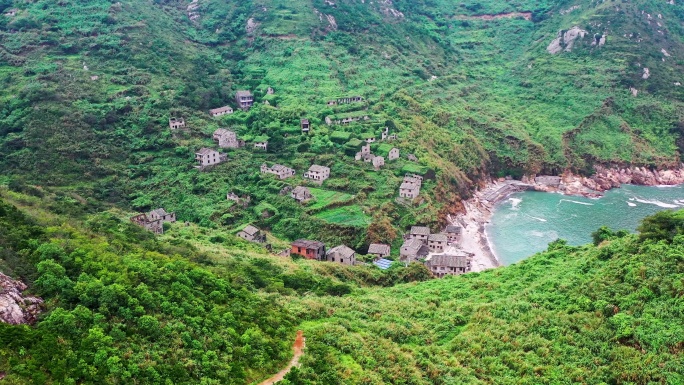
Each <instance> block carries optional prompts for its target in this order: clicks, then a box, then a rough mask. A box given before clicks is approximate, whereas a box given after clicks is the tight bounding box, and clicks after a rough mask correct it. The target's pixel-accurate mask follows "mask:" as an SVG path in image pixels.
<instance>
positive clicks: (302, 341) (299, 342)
mask: <svg viewBox="0 0 684 385" xmlns="http://www.w3.org/2000/svg"><path fill="white" fill-rule="evenodd" d="M304 347H306V338H304V332H302V331H301V330H297V338H296V339H295V342H294V344H293V345H292V350H294V357H292V359H291V360H290V363H289V364H288V365H287V366H286V367H284V368H283V369H282V370H281V371H279V372H278V373H277V374H276V375H275V376H273V377H271V378H269V379H268V380H265V381H264V382H261V383H260V384H259V385H273V384H275V383H276V382H278V381H280V380H282V379H283V378H285V376H286V375H287V374H288V373H289V372H290V370H291V369H292V368H293V367H295V366H297V365H299V358H300V357H301V356H302V355H303V354H304Z"/></svg>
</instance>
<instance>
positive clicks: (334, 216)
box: [316, 206, 371, 227]
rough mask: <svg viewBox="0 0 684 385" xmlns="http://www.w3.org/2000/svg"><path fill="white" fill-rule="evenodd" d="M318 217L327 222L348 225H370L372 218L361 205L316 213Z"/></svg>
mask: <svg viewBox="0 0 684 385" xmlns="http://www.w3.org/2000/svg"><path fill="white" fill-rule="evenodd" d="M316 217H318V218H321V219H323V220H324V221H326V222H330V223H336V224H340V225H347V226H359V227H364V226H368V225H369V224H370V222H371V218H370V217H369V216H368V215H366V214H365V213H364V212H363V210H362V209H361V208H360V207H359V206H343V207H338V208H334V209H330V210H325V211H322V212H320V213H318V214H316Z"/></svg>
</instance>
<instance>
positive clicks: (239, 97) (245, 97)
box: [235, 91, 254, 111]
mask: <svg viewBox="0 0 684 385" xmlns="http://www.w3.org/2000/svg"><path fill="white" fill-rule="evenodd" d="M235 101H236V102H237V104H238V106H239V107H240V109H242V110H244V111H247V110H249V108H250V107H252V105H254V96H253V95H252V93H251V92H249V91H238V92H236V93H235Z"/></svg>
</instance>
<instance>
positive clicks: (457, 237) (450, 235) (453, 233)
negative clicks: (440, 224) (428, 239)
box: [444, 225, 462, 243]
mask: <svg viewBox="0 0 684 385" xmlns="http://www.w3.org/2000/svg"><path fill="white" fill-rule="evenodd" d="M444 233H446V236H447V242H449V243H459V242H460V241H461V233H462V229H461V227H460V226H456V225H448V226H447V227H446V229H444Z"/></svg>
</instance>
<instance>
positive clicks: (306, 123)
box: [299, 119, 311, 132]
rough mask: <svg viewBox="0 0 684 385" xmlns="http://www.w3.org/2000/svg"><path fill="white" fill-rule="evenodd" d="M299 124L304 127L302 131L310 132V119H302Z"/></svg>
mask: <svg viewBox="0 0 684 385" xmlns="http://www.w3.org/2000/svg"><path fill="white" fill-rule="evenodd" d="M299 124H300V126H301V127H302V132H309V131H310V130H311V123H309V119H302V120H301V121H300V122H299Z"/></svg>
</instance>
